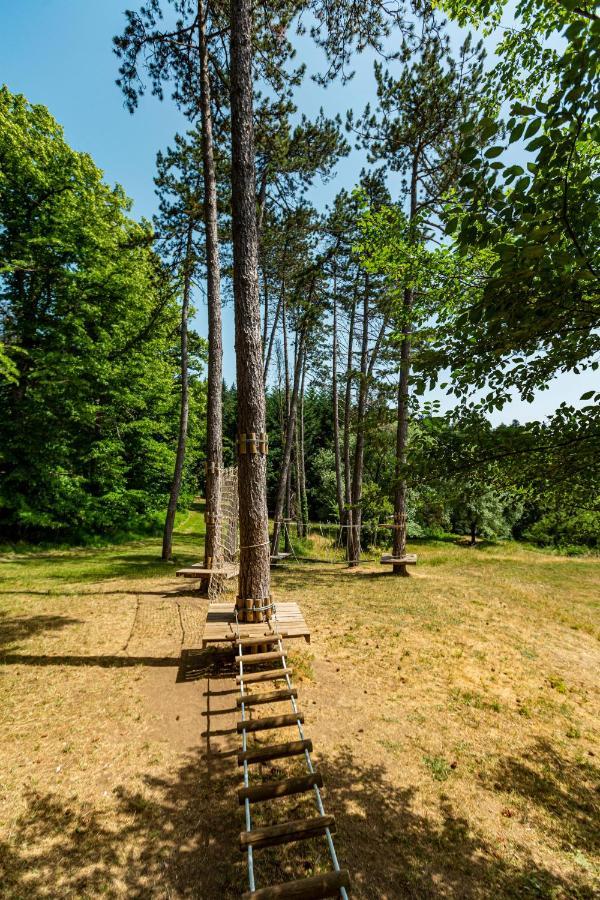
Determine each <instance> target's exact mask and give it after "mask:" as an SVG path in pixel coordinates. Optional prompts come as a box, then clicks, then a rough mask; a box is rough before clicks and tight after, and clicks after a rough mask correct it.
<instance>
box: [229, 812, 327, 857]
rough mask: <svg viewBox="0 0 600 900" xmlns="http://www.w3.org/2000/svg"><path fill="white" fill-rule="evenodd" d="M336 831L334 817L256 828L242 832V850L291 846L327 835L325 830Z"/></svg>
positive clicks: (295, 820)
mask: <svg viewBox="0 0 600 900" xmlns="http://www.w3.org/2000/svg"><path fill="white" fill-rule="evenodd" d="M327 828H329V830H330V831H335V819H334V817H333V816H315V817H314V818H312V819H291V820H290V821H289V822H280V823H279V825H266V826H265V827H264V828H255V829H254V830H253V831H242V833H241V834H240V850H245V849H246V847H253V848H254V849H255V850H256V849H258V848H260V847H274V846H276V845H277V844H291V843H292V842H293V841H303V840H306V839H307V838H312V837H316V836H317V835H319V834H325V829H327Z"/></svg>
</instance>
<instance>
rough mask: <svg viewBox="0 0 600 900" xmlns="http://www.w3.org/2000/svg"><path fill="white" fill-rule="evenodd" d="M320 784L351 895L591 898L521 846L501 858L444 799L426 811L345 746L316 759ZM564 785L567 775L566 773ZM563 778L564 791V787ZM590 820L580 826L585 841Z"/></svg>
mask: <svg viewBox="0 0 600 900" xmlns="http://www.w3.org/2000/svg"><path fill="white" fill-rule="evenodd" d="M319 767H320V768H321V770H322V771H323V774H324V777H325V783H326V785H327V787H328V790H327V796H326V799H325V804H326V806H327V808H328V811H331V812H335V814H336V819H337V822H338V835H337V838H336V845H337V849H338V854H339V856H340V861H341V863H342V864H343V865H349V867H350V869H351V874H352V878H353V887H354V890H353V896H360V897H365V898H366V897H369V898H379V897H389V898H430V897H431V898H435V897H439V898H442V897H443V898H448V897H451V898H456V900H459V898H466V900H484V898H490V897H503V898H504V897H505V898H548V900H550V898H558V897H561V898H567V897H568V898H578V900H581V898H590V900H591V898H592V897H595V896H597V895H596V894H595V890H594V888H593V886H592V882H591V880H590V879H589V878H587V877H586V875H585V873H583V872H582V874H581V877H580V878H578V877H573V876H570V877H569V878H563V877H561V876H560V875H558V874H557V873H556V871H551V870H550V869H547V868H545V867H544V866H542V865H541V864H540V863H539V862H536V861H535V860H534V859H533V858H532V856H531V854H530V852H529V849H528V847H527V846H520V847H518V848H516V849H517V850H518V853H517V854H512V855H511V856H512V858H511V860H510V861H509V860H508V859H507V858H503V857H502V856H501V855H500V853H499V847H498V845H497V844H496V843H495V842H494V841H491V840H490V839H489V837H486V836H484V835H482V834H481V833H479V831H478V830H477V828H476V826H474V825H473V824H472V823H471V822H469V820H468V819H467V818H466V817H465V815H464V814H463V812H462V811H461V810H460V809H457V808H456V807H455V806H454V805H453V803H452V802H451V801H450V799H449V798H448V797H446V796H444V795H443V794H442V795H441V796H440V799H439V804H438V807H437V809H434V810H432V813H433V814H432V816H431V817H426V816H424V815H423V814H422V812H421V811H420V810H422V803H421V802H420V798H419V796H418V792H417V791H416V790H415V789H414V788H412V787H410V786H407V787H406V788H395V787H393V786H391V785H390V784H389V782H388V781H387V777H386V774H385V771H384V768H383V767H382V766H379V765H368V766H364V765H360V764H359V763H357V761H356V760H355V758H354V757H353V755H352V753H351V752H350V750H347V749H346V750H344V751H342V753H341V755H340V756H339V757H337V758H336V759H335V760H332V759H325V760H324V761H323V762H322V763H320V764H319ZM569 784H570V779H569ZM569 784H565V786H564V789H565V790H569ZM593 830H594V823H593V820H591V819H590V820H589V822H588V826H587V831H586V834H587V840H588V841H589V840H591V839H592V833H593Z"/></svg>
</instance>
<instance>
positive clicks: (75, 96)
mask: <svg viewBox="0 0 600 900" xmlns="http://www.w3.org/2000/svg"><path fill="white" fill-rule="evenodd" d="M138 5H139V2H138V0H128V2H127V0H101V2H98V0H96V2H86V0H43V2H42V0H20V2H18V3H15V2H14V0H0V22H1V23H2V24H1V27H0V82H5V83H6V84H7V85H8V87H9V89H10V90H11V91H13V92H15V93H22V94H25V96H26V97H27V98H28V100H30V101H31V102H32V103H42V104H44V105H45V106H47V107H48V108H49V110H50V112H51V113H52V115H53V116H54V117H55V118H56V119H57V120H58V122H60V124H61V125H62V126H63V127H64V130H65V136H66V138H67V140H68V141H69V143H70V144H71V146H73V147H74V148H75V149H77V150H82V151H86V152H88V153H90V155H91V156H92V157H93V159H94V161H95V162H96V164H97V165H98V166H99V167H100V168H101V169H102V170H103V171H104V174H105V178H106V180H107V181H108V182H109V183H114V182H119V183H120V184H121V185H123V187H124V188H125V191H126V192H127V194H128V195H129V196H130V197H131V198H132V199H133V201H134V207H133V214H134V215H135V216H136V217H141V216H146V217H151V216H152V214H153V212H154V210H155V207H156V199H155V195H154V186H153V181H152V179H153V175H154V163H155V157H156V152H157V150H159V149H161V148H164V147H165V146H166V145H168V144H169V143H170V141H171V140H172V136H173V135H174V133H175V132H176V131H178V130H179V131H182V130H184V129H185V127H186V123H185V120H184V119H183V117H182V116H181V115H180V114H179V113H178V112H177V110H176V109H175V108H174V106H173V104H172V103H171V102H169V101H168V100H167V101H165V102H163V103H160V102H159V101H157V100H156V99H155V98H153V97H150V96H146V97H145V98H144V99H143V101H142V102H141V104H140V107H139V109H138V110H137V111H136V113H135V114H134V115H130V114H129V113H128V112H127V111H126V109H125V108H124V106H123V97H122V95H121V92H120V90H119V88H118V87H117V86H116V85H115V78H116V75H117V68H118V60H117V58H116V56H115V55H114V54H113V51H112V43H111V41H112V37H113V35H115V34H118V33H120V32H121V31H122V28H123V23H124V17H123V11H124V9H126V8H127V7H128V6H129V7H132V8H137V6H138ZM298 60H299V61H302V62H305V63H306V64H307V68H308V70H309V71H310V70H313V71H314V70H315V69H316V68H317V67H319V66H320V63H321V59H320V55H319V53H318V51H317V50H316V49H315V48H314V46H313V45H312V42H311V41H310V40H309V39H308V38H306V39H303V40H302V42H301V43H300V44H299V45H298ZM354 68H355V70H356V76H355V78H354V79H353V80H352V81H351V82H350V83H349V84H348V85H347V86H345V87H341V86H340V85H333V86H330V87H329V88H328V89H327V90H325V89H323V88H321V87H319V86H317V85H316V84H314V83H313V82H311V81H310V80H309V79H308V78H307V79H306V81H305V84H304V86H303V87H302V88H301V89H300V90H299V92H298V95H297V104H298V106H299V108H300V110H301V111H303V112H305V113H306V114H307V115H308V116H314V115H316V114H317V112H318V110H319V107H321V106H322V107H323V108H324V110H325V112H326V113H327V114H328V115H330V116H331V115H334V114H335V113H337V112H339V113H340V114H341V115H342V116H344V115H345V112H346V110H347V109H348V108H349V107H353V108H354V109H356V110H362V108H363V107H364V106H365V104H366V103H367V102H369V101H373V99H374V90H375V89H374V79H373V58H372V56H370V55H368V54H365V55H364V56H363V57H359V58H357V60H356V64H355V66H354ZM363 164H364V156H363V154H362V153H359V152H356V151H355V152H353V153H352V154H351V155H350V156H349V157H348V158H347V159H345V160H343V161H342V162H341V164H340V166H339V167H338V172H337V175H336V177H335V179H334V180H333V181H332V182H330V183H329V184H327V185H323V186H319V188H318V190H317V191H315V192H314V196H313V200H314V202H318V203H319V204H326V203H328V202H329V201H330V200H332V199H333V197H334V195H335V194H336V193H337V191H338V190H339V189H340V188H341V187H347V188H351V187H352V186H353V185H354V184H355V182H356V180H357V178H358V175H359V172H360V168H361V166H362V165H363ZM390 188H391V190H392V193H394V182H393V180H392V181H391V182H390ZM196 306H197V309H198V314H197V319H196V327H197V328H198V330H199V331H200V332H201V333H203V334H205V333H206V310H205V307H204V303H203V300H202V298H201V297H200V296H198V297H197V298H196ZM223 337H224V372H225V377H226V380H227V381H228V382H230V381H231V380H232V379H233V377H234V373H235V360H234V349H233V311H232V310H231V308H227V309H226V310H225V312H224V335H223ZM596 380H597V378H596V376H595V375H594V374H593V373H592V374H589V375H587V374H584V375H580V376H575V375H568V376H561V377H560V378H558V379H556V380H555V381H554V382H553V383H552V384H551V385H550V386H549V389H548V390H547V391H544V392H541V393H540V394H539V395H538V397H536V400H535V401H534V403H533V404H531V405H529V404H525V403H521V402H520V401H518V400H515V401H514V402H513V403H511V404H510V406H507V407H505V409H504V410H503V411H502V413H497V414H496V415H495V416H494V419H495V420H496V421H510V420H511V419H512V418H518V419H519V420H521V421H526V420H528V419H533V418H539V417H543V416H545V415H548V414H550V413H551V412H552V411H553V410H554V409H555V408H556V406H558V404H559V403H560V402H562V401H563V400H566V401H568V402H575V401H577V399H578V398H579V397H580V395H581V394H582V393H583V392H584V391H585V390H588V389H591V388H592V387H595V386H596V384H595V382H596ZM439 396H440V398H441V399H442V401H443V402H444V405H445V398H444V395H439Z"/></svg>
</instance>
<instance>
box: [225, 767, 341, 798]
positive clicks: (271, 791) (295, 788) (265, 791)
mask: <svg viewBox="0 0 600 900" xmlns="http://www.w3.org/2000/svg"><path fill="white" fill-rule="evenodd" d="M315 786H316V787H323V776H322V775H321V773H320V772H310V773H309V774H308V775H299V776H294V777H293V778H282V779H281V780H279V781H267V782H265V784H256V785H252V786H251V787H247V788H240V789H239V791H238V798H239V801H240V803H243V802H244V801H245V800H249V801H250V803H260V802H261V800H273V799H274V798H275V797H289V796H290V794H304V793H305V792H306V791H310V790H311V788H314V787H315Z"/></svg>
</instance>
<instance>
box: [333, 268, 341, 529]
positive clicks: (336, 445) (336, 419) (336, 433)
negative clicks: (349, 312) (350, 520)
mask: <svg viewBox="0 0 600 900" xmlns="http://www.w3.org/2000/svg"><path fill="white" fill-rule="evenodd" d="M336 275H337V269H334V275H333V348H332V351H333V353H332V362H331V392H332V405H333V450H334V456H335V490H336V498H337V505H338V516H339V520H340V525H341V524H343V521H344V490H343V484H342V459H341V453H340V410H339V398H338V377H337V355H338V336H337V296H336V293H337V277H336Z"/></svg>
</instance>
